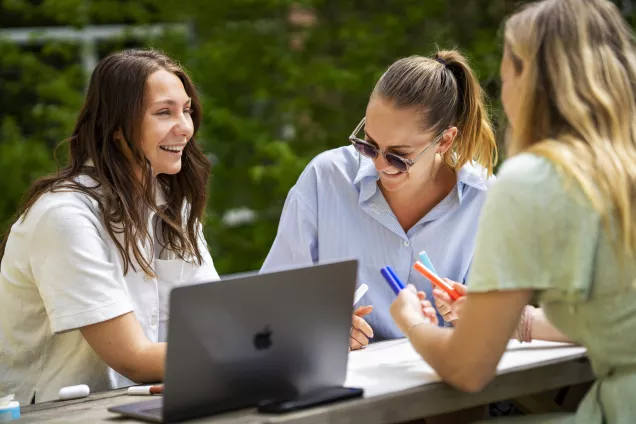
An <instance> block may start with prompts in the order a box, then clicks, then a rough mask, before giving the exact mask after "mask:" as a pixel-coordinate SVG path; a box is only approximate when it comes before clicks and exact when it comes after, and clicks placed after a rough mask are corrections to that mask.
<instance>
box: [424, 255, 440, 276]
mask: <svg viewBox="0 0 636 424" xmlns="http://www.w3.org/2000/svg"><path fill="white" fill-rule="evenodd" d="M420 261H421V262H422V264H424V266H425V267H426V268H428V269H429V270H430V271H431V272H432V273H433V274H435V275H437V276H438V277H439V274H438V273H437V271H435V268H434V267H433V263H432V262H431V260H430V259H429V258H428V255H427V254H426V250H422V251H421V252H420Z"/></svg>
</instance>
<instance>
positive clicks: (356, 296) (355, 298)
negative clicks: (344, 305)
mask: <svg viewBox="0 0 636 424" xmlns="http://www.w3.org/2000/svg"><path fill="white" fill-rule="evenodd" d="M367 290H369V286H367V285H366V284H361V285H360V287H358V288H357V290H356V292H355V293H354V295H353V306H356V303H358V302H359V301H360V299H362V296H364V294H365V293H366V292H367Z"/></svg>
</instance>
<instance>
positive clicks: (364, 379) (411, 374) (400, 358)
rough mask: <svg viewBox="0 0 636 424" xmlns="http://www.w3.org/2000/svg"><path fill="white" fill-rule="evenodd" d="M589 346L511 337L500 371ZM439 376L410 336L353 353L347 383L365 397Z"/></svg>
mask: <svg viewBox="0 0 636 424" xmlns="http://www.w3.org/2000/svg"><path fill="white" fill-rule="evenodd" d="M585 352H586V349H585V348H584V347H581V346H576V345H572V344H567V343H555V342H544V341H539V340H536V341H533V342H532V343H523V344H521V343H519V342H518V341H516V340H511V341H510V342H509V343H508V348H507V350H506V352H505V353H504V355H503V357H502V358H501V360H500V361H499V365H498V366H497V374H505V373H508V372H513V371H519V370H523V369H527V368H533V367H538V366H545V365H548V364H552V363H557V362H564V361H567V360H570V359H573V358H578V357H583V356H585ZM440 380H441V379H440V377H439V375H437V373H436V372H435V371H434V370H433V369H432V368H431V367H430V366H429V365H428V364H427V363H426V362H425V361H424V360H423V359H422V358H421V357H420V355H418V354H417V352H415V350H414V349H413V347H412V346H411V344H410V343H409V341H408V340H407V339H399V340H391V341H386V342H380V343H373V344H371V345H369V346H367V348H365V349H362V350H358V351H355V352H351V353H350V354H349V362H348V367H347V379H346V381H345V386H347V387H360V388H363V389H364V396H365V397H373V396H379V395H383V394H387V393H394V392H398V391H402V390H407V389H411V388H414V387H418V386H423V385H426V384H431V383H436V382H438V381H440Z"/></svg>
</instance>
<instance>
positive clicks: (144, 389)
mask: <svg viewBox="0 0 636 424" xmlns="http://www.w3.org/2000/svg"><path fill="white" fill-rule="evenodd" d="M162 393H163V386H132V387H129V388H128V394H129V395H132V396H151V395H160V394H162Z"/></svg>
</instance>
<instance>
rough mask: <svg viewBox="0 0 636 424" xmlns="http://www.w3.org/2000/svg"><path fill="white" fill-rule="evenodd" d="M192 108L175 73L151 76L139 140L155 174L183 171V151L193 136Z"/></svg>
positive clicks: (164, 72) (147, 86)
mask: <svg viewBox="0 0 636 424" xmlns="http://www.w3.org/2000/svg"><path fill="white" fill-rule="evenodd" d="M190 105H191V99H190V97H189V96H188V94H187V93H186V90H185V88H184V87H183V83H182V82H181V80H180V79H179V78H178V77H177V76H176V75H175V74H173V73H171V72H168V71H166V70H163V69H161V70H159V71H156V72H154V73H153V74H151V75H150V77H148V80H147V81H146V109H145V111H144V115H143V120H142V124H141V131H140V139H139V140H140V147H141V150H142V152H143V154H144V156H145V157H146V159H148V161H149V162H150V164H151V165H152V169H153V171H154V174H155V175H159V174H176V173H178V172H179V171H180V170H181V156H182V155H183V149H184V148H185V146H186V144H187V143H188V141H189V140H190V139H191V138H192V135H193V133H194V125H193V123H192V110H191V108H190Z"/></svg>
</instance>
